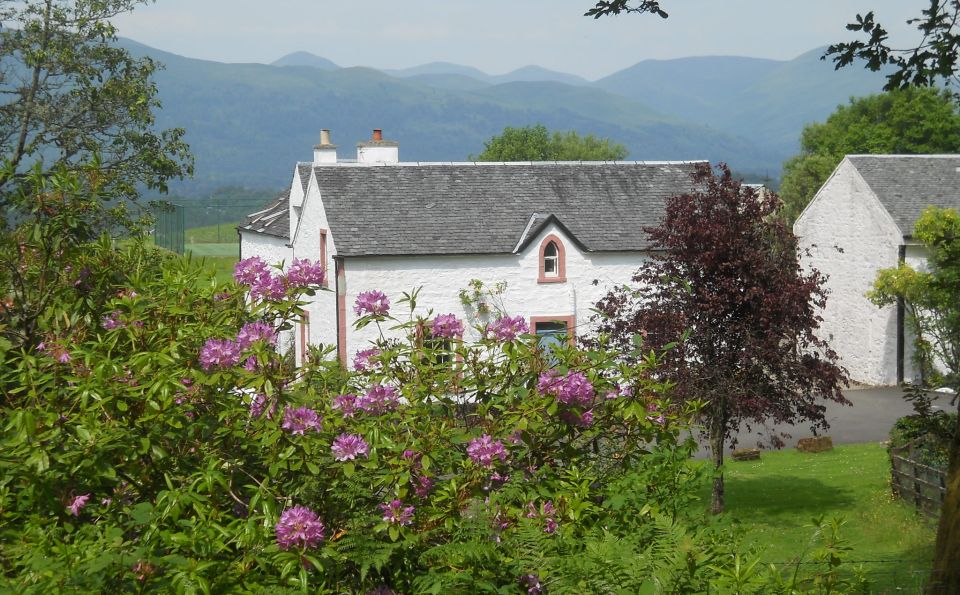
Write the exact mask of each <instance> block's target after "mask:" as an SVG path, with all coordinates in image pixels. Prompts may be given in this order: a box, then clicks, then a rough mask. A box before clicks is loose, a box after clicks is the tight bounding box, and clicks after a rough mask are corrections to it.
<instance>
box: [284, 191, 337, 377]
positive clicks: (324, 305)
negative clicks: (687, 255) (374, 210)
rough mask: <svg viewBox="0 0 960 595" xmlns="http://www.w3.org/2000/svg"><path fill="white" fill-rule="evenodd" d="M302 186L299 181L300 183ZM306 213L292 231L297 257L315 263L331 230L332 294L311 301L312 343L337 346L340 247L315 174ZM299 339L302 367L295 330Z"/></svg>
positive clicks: (329, 267) (305, 200) (329, 275)
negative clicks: (324, 232)
mask: <svg viewBox="0 0 960 595" xmlns="http://www.w3.org/2000/svg"><path fill="white" fill-rule="evenodd" d="M297 183H299V181H297ZM302 202H303V210H302V216H301V219H300V222H299V225H298V226H297V227H296V229H292V230H291V237H293V238H294V239H293V254H292V256H293V257H294V258H306V259H308V260H311V261H316V260H319V259H320V255H321V250H320V244H321V234H320V232H321V230H327V262H326V263H324V264H325V266H326V270H327V285H328V288H329V289H330V290H331V291H318V292H317V294H316V295H315V296H314V297H313V298H311V300H310V301H311V302H312V303H311V306H310V308H308V310H307V311H308V313H309V324H308V331H309V332H308V343H310V344H312V345H319V344H324V345H335V344H336V342H337V329H336V308H337V300H336V295H335V293H334V292H333V291H332V290H333V289H334V288H335V287H336V279H335V277H334V268H333V256H334V255H335V254H336V247H335V242H334V238H333V234H332V233H330V231H329V230H330V224H329V223H328V221H327V212H326V209H324V208H323V200H322V198H321V195H320V189H319V188H318V187H317V178H316V176H313V175H311V176H310V181H309V183H308V184H307V191H306V193H305V196H304V198H303V201H302ZM295 330H296V332H295V333H294V334H295V336H296V359H297V364H298V365H299V364H300V354H301V346H300V336H301V334H300V329H299V327H298V328H297V329H295Z"/></svg>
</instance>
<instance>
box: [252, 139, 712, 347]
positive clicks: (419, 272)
mask: <svg viewBox="0 0 960 595" xmlns="http://www.w3.org/2000/svg"><path fill="white" fill-rule="evenodd" d="M696 164H697V162H545V163H531V162H518V163H404V162H400V161H399V147H398V145H397V143H396V142H392V141H387V140H384V139H383V138H382V135H381V133H380V131H379V130H375V131H374V135H373V138H372V139H371V140H370V141H366V142H361V143H358V145H357V159H356V160H355V161H354V160H350V161H345V160H338V159H337V154H336V147H335V145H333V144H332V143H331V142H330V136H329V132H328V131H323V132H322V133H321V142H320V144H319V145H317V146H316V147H315V149H314V160H313V161H312V162H310V163H299V164H297V166H296V167H295V168H294V171H293V180H292V182H291V184H290V188H289V190H288V191H286V192H284V193H283V194H282V195H281V196H279V197H278V198H277V199H275V200H274V201H272V202H271V203H270V204H269V205H267V206H266V208H264V209H263V210H262V211H259V212H257V213H254V214H252V215H250V217H249V218H248V220H247V221H246V222H245V223H244V224H243V225H242V226H240V228H239V231H240V239H241V243H240V253H241V256H242V257H243V258H247V257H250V256H254V255H259V256H261V257H263V258H264V259H265V260H267V261H268V262H273V263H280V262H283V263H287V264H289V263H290V262H291V261H292V259H293V258H295V257H296V258H309V259H311V260H316V259H320V260H321V261H322V262H323V263H325V266H327V270H328V271H330V273H331V274H329V275H328V278H329V289H331V290H332V291H329V292H321V293H319V294H318V295H317V296H316V297H315V298H314V300H313V302H312V303H311V304H310V306H309V308H308V317H307V318H306V319H305V320H304V321H303V322H302V323H301V324H300V325H299V327H298V329H297V330H296V332H295V333H294V338H293V340H294V343H295V349H296V354H297V359H298V361H299V360H300V359H301V358H302V357H303V353H304V351H305V346H306V345H307V344H320V343H323V344H328V345H336V346H337V352H338V356H339V358H340V360H341V361H342V362H344V363H346V362H347V361H348V358H350V357H351V356H352V355H353V354H355V353H356V352H357V351H358V350H361V349H364V348H365V347H366V346H367V345H368V343H369V341H370V340H371V339H373V338H375V336H376V335H375V334H376V333H377V332H378V331H377V329H376V328H375V327H374V326H369V327H367V328H366V329H363V330H360V331H357V330H354V329H353V323H354V321H355V320H356V318H357V317H356V315H355V314H354V312H353V305H354V301H355V299H356V297H357V295H358V294H359V293H361V292H364V291H368V290H372V289H377V290H380V291H383V292H384V293H386V294H387V295H388V296H389V297H390V298H391V300H393V301H394V302H396V299H397V298H399V297H400V296H401V294H402V292H409V291H411V290H412V289H414V288H417V287H420V288H422V289H421V292H420V297H419V302H418V311H419V314H421V315H424V316H426V315H427V309H428V308H429V309H432V311H433V314H434V315H436V314H447V313H453V314H456V315H457V316H458V317H460V318H468V319H469V317H468V314H470V312H468V311H467V310H468V308H465V306H464V304H463V303H462V302H461V299H460V291H461V290H462V289H465V288H467V287H468V284H469V282H470V281H471V280H472V279H478V280H480V281H482V282H483V284H484V285H485V286H486V287H492V286H495V285H496V284H497V283H502V282H505V283H506V291H505V292H504V293H503V294H502V295H501V296H500V298H499V299H500V300H501V302H502V307H503V308H504V309H505V310H506V311H507V312H508V313H509V314H510V315H512V316H517V315H522V316H524V317H525V318H526V319H527V320H528V323H529V325H530V328H531V330H532V331H534V332H537V333H539V334H551V333H559V332H562V333H563V334H566V335H567V336H569V337H573V336H574V335H575V334H577V333H578V332H579V329H582V327H583V325H585V324H586V323H588V320H589V318H590V315H591V308H592V307H593V306H594V304H595V303H596V302H597V300H598V299H599V298H601V297H602V296H603V295H604V294H605V293H606V292H607V290H608V289H609V288H610V287H612V286H613V285H614V284H622V283H626V282H629V281H630V278H631V276H632V274H633V272H634V271H636V269H637V268H638V266H639V265H640V263H641V262H642V260H643V258H644V257H645V254H646V251H647V249H648V247H649V246H648V241H647V237H646V234H645V233H643V231H642V228H643V227H645V226H653V225H656V224H657V223H658V222H659V220H660V219H661V217H662V215H663V206H664V199H666V198H667V197H669V196H672V195H675V194H678V193H682V192H687V191H690V190H691V189H692V187H693V181H692V177H691V174H692V173H693V170H694V168H695V166H696ZM393 311H394V313H396V312H397V307H396V306H394V310H393ZM471 332H472V331H471Z"/></svg>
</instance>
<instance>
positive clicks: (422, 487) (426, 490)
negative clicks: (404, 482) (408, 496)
mask: <svg viewBox="0 0 960 595" xmlns="http://www.w3.org/2000/svg"><path fill="white" fill-rule="evenodd" d="M410 481H411V482H413V484H414V485H413V493H414V494H416V496H417V498H426V497H428V496H429V495H430V492H431V491H433V479H431V478H429V477H427V476H426V475H414V476H413V477H412V478H411V479H410Z"/></svg>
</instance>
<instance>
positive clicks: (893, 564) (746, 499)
mask: <svg viewBox="0 0 960 595" xmlns="http://www.w3.org/2000/svg"><path fill="white" fill-rule="evenodd" d="M725 478H726V512H725V513H724V514H723V515H722V516H721V517H720V519H719V522H720V523H722V524H730V525H733V526H737V527H739V528H740V529H741V530H742V531H743V532H744V544H745V545H747V546H750V547H755V548H757V549H758V550H760V551H761V559H762V560H763V561H764V562H765V563H775V564H777V565H778V566H786V565H787V564H789V563H790V562H791V561H795V560H797V559H798V558H799V557H801V556H803V555H804V554H805V553H807V552H809V550H810V549H811V546H810V538H811V537H812V535H813V529H812V527H811V525H812V520H813V519H814V518H815V517H818V516H820V515H823V516H825V517H826V518H827V519H829V518H831V517H842V518H843V519H844V520H845V522H846V524H845V525H844V527H843V532H842V536H843V537H844V539H846V540H847V541H848V543H849V545H850V546H851V547H852V548H853V550H852V552H851V553H850V556H849V560H850V561H851V562H850V563H849V564H850V566H851V567H853V566H857V565H858V564H861V565H862V567H863V570H864V571H865V573H866V574H867V577H868V578H869V579H870V581H871V583H872V585H873V592H875V593H915V592H918V591H919V590H920V588H921V585H922V583H923V581H924V579H925V577H926V573H927V572H928V571H929V569H930V560H931V557H932V554H933V543H934V539H935V537H936V525H935V524H934V523H933V522H932V521H931V520H929V519H927V518H926V517H923V516H921V515H919V514H918V513H916V512H915V511H914V509H913V508H912V507H910V506H909V505H908V504H906V503H904V502H902V501H900V500H899V499H896V498H894V497H893V496H892V494H891V492H890V463H889V459H888V458H887V452H886V450H885V449H884V448H883V447H882V446H880V445H879V444H875V443H872V444H856V445H846V446H838V447H836V448H835V449H834V450H832V451H829V452H824V453H817V454H808V453H801V452H799V451H796V450H784V451H779V452H764V453H763V455H762V459H761V460H759V461H749V462H732V461H731V462H728V464H727V466H726V470H725ZM703 501H704V503H706V502H709V490H708V488H707V489H705V491H704V494H703Z"/></svg>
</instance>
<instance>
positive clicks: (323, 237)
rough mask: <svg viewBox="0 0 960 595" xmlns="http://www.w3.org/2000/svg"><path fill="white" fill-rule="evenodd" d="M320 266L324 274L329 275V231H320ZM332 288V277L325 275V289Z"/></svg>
mask: <svg viewBox="0 0 960 595" xmlns="http://www.w3.org/2000/svg"><path fill="white" fill-rule="evenodd" d="M320 266H321V268H323V272H324V273H328V271H329V269H328V268H327V230H325V229H321V230H320ZM329 286H330V275H329V274H325V275H324V276H323V287H329Z"/></svg>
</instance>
